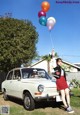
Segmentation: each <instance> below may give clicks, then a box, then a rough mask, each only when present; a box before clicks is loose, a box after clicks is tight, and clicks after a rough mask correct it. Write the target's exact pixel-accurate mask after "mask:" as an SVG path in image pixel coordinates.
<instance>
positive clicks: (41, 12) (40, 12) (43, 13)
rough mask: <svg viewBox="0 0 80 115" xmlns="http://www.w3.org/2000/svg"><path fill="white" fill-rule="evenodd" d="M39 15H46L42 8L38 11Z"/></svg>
mask: <svg viewBox="0 0 80 115" xmlns="http://www.w3.org/2000/svg"><path fill="white" fill-rule="evenodd" d="M41 16H45V17H46V13H45V12H44V11H42V10H41V11H39V12H38V17H41Z"/></svg>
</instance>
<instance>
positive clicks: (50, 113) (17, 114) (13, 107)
mask: <svg viewBox="0 0 80 115" xmlns="http://www.w3.org/2000/svg"><path fill="white" fill-rule="evenodd" d="M72 92H73V96H71V105H72V108H73V109H74V111H75V113H73V114H72V115H80V89H77V88H74V89H72ZM1 100H2V99H0V101H1ZM3 101H4V100H3ZM4 102H5V101H4ZM4 102H3V103H4ZM6 103H7V105H10V114H9V115H69V113H67V112H66V111H64V109H63V105H59V104H58V103H57V104H56V105H55V103H52V104H50V103H47V104H44V102H43V103H42V105H41V106H39V107H37V108H36V109H35V110H33V111H27V110H25V109H24V108H23V105H22V104H19V103H16V101H15V102H14V101H13V102H11V101H8V102H7V101H6V102H5V104H6ZM43 104H44V106H43ZM38 105H40V104H38Z"/></svg>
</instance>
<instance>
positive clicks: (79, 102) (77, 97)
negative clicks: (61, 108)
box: [71, 88, 80, 107]
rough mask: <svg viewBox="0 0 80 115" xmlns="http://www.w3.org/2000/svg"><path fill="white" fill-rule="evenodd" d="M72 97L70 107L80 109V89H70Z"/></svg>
mask: <svg viewBox="0 0 80 115" xmlns="http://www.w3.org/2000/svg"><path fill="white" fill-rule="evenodd" d="M72 92H73V96H71V105H72V106H73V107H80V88H74V89H72Z"/></svg>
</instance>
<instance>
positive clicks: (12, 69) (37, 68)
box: [10, 67, 44, 71]
mask: <svg viewBox="0 0 80 115" xmlns="http://www.w3.org/2000/svg"><path fill="white" fill-rule="evenodd" d="M19 69H20V70H21V69H27V70H33V69H37V70H44V69H42V68H28V67H17V68H13V69H12V70H19ZM12 70H10V71H12Z"/></svg>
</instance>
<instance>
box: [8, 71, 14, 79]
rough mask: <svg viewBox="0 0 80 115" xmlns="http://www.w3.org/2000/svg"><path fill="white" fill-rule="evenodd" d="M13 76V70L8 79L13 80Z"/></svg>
mask: <svg viewBox="0 0 80 115" xmlns="http://www.w3.org/2000/svg"><path fill="white" fill-rule="evenodd" d="M12 77H13V71H11V72H9V74H8V76H7V80H11V79H12Z"/></svg>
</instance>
